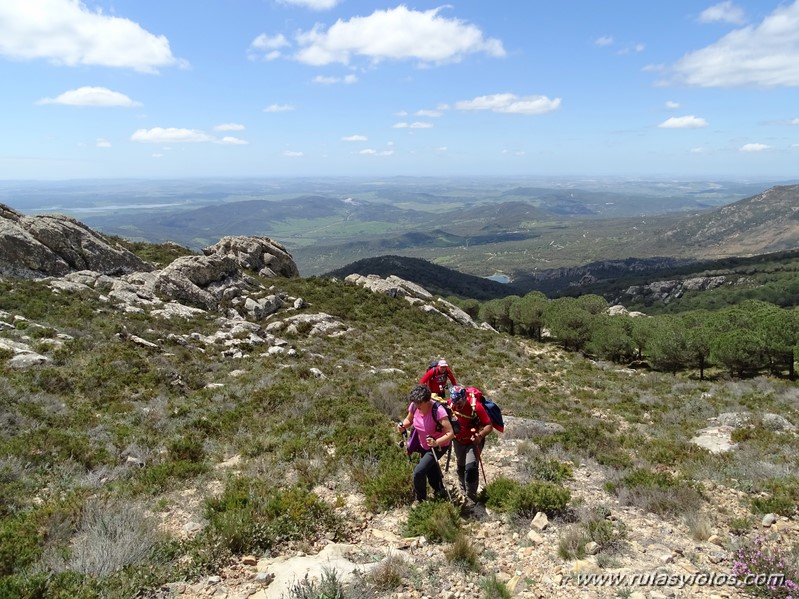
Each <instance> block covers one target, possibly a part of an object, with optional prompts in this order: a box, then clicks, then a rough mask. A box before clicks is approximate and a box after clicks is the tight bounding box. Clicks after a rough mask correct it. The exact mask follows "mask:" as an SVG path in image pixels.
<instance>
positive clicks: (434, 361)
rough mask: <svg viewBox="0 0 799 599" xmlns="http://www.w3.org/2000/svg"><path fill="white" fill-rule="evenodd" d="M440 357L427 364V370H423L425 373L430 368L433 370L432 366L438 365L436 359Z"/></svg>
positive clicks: (437, 359)
mask: <svg viewBox="0 0 799 599" xmlns="http://www.w3.org/2000/svg"><path fill="white" fill-rule="evenodd" d="M440 359H441V358H435V359H434V360H433V361H431V362H430V364H428V365H427V370H425V373H428V372H430V371H431V370H433V369H434V368H436V367H437V366H438V361H439V360H440Z"/></svg>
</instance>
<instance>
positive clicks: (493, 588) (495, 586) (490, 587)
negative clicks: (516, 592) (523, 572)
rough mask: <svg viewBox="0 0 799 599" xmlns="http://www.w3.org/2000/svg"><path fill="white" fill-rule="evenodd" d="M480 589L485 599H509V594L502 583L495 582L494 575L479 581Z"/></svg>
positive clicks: (495, 577)
mask: <svg viewBox="0 0 799 599" xmlns="http://www.w3.org/2000/svg"><path fill="white" fill-rule="evenodd" d="M480 589H481V590H482V591H483V597H484V598H485V599H510V598H511V594H510V591H509V590H508V587H506V586H505V583H504V582H501V581H499V580H497V576H496V574H492V575H491V576H486V577H485V578H481V579H480Z"/></svg>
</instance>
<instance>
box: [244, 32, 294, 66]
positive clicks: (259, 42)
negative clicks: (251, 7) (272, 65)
mask: <svg viewBox="0 0 799 599" xmlns="http://www.w3.org/2000/svg"><path fill="white" fill-rule="evenodd" d="M289 46H291V43H289V41H288V40H287V39H286V36H285V35H283V34H282V33H280V34H278V35H274V36H268V35H266V34H265V33H262V34H261V35H259V36H258V37H256V38H255V39H254V40H253V41H252V42H251V43H250V47H249V48H248V49H247V56H248V57H249V58H250V59H251V60H256V59H258V58H260V59H262V60H275V59H276V58H280V57H281V56H282V55H283V53H282V52H281V48H287V47H289Z"/></svg>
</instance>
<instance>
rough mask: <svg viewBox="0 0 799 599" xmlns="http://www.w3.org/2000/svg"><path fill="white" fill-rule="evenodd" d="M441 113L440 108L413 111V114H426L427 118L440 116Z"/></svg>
mask: <svg viewBox="0 0 799 599" xmlns="http://www.w3.org/2000/svg"><path fill="white" fill-rule="evenodd" d="M442 114H444V113H443V112H441V111H440V110H417V111H416V112H415V113H414V116H426V117H428V118H431V119H435V118H438V117H440V116H441V115H442Z"/></svg>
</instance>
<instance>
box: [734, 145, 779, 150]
mask: <svg viewBox="0 0 799 599" xmlns="http://www.w3.org/2000/svg"><path fill="white" fill-rule="evenodd" d="M769 149H771V146H767V145H766V144H744V145H742V146H741V147H740V148H738V150H739V151H741V152H762V151H764V150H769Z"/></svg>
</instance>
